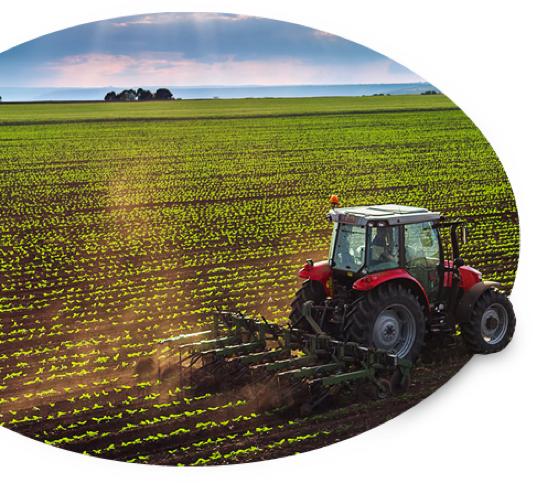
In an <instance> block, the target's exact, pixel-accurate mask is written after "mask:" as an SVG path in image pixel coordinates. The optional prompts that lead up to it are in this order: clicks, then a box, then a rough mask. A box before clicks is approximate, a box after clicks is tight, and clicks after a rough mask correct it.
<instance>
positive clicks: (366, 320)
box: [347, 283, 426, 362]
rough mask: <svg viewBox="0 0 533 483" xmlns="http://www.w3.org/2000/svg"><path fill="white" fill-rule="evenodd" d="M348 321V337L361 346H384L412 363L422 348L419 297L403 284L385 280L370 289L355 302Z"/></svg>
mask: <svg viewBox="0 0 533 483" xmlns="http://www.w3.org/2000/svg"><path fill="white" fill-rule="evenodd" d="M389 314H390V315H389ZM394 317H397V318H396V322H394ZM390 319H392V320H390ZM348 323H349V325H348V327H347V337H348V338H349V339H350V340H352V341H354V342H357V343H358V344H360V345H363V346H367V347H373V348H377V349H383V350H386V351H387V352H391V353H393V354H397V355H398V356H399V357H402V358H403V359H407V360H409V361H411V362H415V361H416V359H417V358H418V356H419V355H420V352H421V351H422V347H423V345H424V337H425V332H426V317H425V315H424V310H423V308H422V304H421V303H420V300H419V299H418V297H417V296H416V295H415V294H414V293H413V291H412V290H411V289H410V288H408V287H406V286H404V285H401V284H398V283H386V284H383V285H380V286H379V287H377V288H375V289H373V290H371V291H369V292H368V294H367V295H366V296H365V297H364V298H363V299H362V300H360V301H359V302H358V303H357V307H356V308H355V310H354V311H353V315H352V316H351V320H349V321H348ZM376 324H379V327H378V326H376ZM395 324H396V325H395ZM380 327H382V330H380ZM402 332H403V334H402ZM380 339H381V340H380ZM385 339H386V340H385ZM404 339H405V341H404V342H402V341H403V340H404ZM395 341H397V343H396V345H395V344H394V343H395Z"/></svg>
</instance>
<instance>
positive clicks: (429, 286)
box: [328, 205, 443, 300]
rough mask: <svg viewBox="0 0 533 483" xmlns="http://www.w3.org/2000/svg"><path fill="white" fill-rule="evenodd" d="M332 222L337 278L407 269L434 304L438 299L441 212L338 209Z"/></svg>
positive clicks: (404, 208)
mask: <svg viewBox="0 0 533 483" xmlns="http://www.w3.org/2000/svg"><path fill="white" fill-rule="evenodd" d="M328 219H329V221H331V222H332V223H333V233H332V239H331V245H330V251H329V257H328V265H329V266H330V267H331V269H332V270H333V271H334V272H335V276H336V277H337V278H339V279H347V280H349V279H353V280H355V279H360V278H362V277H364V276H366V275H369V274H377V273H380V272H386V271H388V270H393V269H405V270H406V271H407V272H408V273H409V274H410V275H412V276H413V277H414V278H415V279H416V280H418V282H419V283H420V284H421V285H422V287H423V289H424V290H425V292H426V293H427V295H428V298H429V299H430V300H431V299H434V298H435V297H436V296H437V295H438V291H439V267H440V266H441V265H442V263H443V256H442V247H441V242H440V235H439V231H438V228H437V227H436V224H437V223H438V222H439V221H440V219H441V215H440V213H437V212H432V211H429V210H426V209H424V208H415V207H410V206H401V205H374V206H355V207H348V208H335V207H334V208H333V209H332V210H331V211H330V212H329V213H328Z"/></svg>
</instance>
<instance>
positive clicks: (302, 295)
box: [289, 280, 326, 332]
mask: <svg viewBox="0 0 533 483" xmlns="http://www.w3.org/2000/svg"><path fill="white" fill-rule="evenodd" d="M325 299H326V291H325V289H324V286H323V285H322V284H321V283H320V282H317V281H316V280H306V281H305V282H304V283H303V284H302V286H301V287H300V290H298V292H296V295H295V297H294V300H293V301H292V303H291V313H290V315H289V319H290V321H291V324H292V326H293V327H294V328H295V329H300V330H305V331H310V332H312V329H311V327H310V326H309V322H307V320H306V319H305V317H304V316H303V309H302V306H303V304H304V303H305V302H309V301H312V302H313V303H315V304H321V303H323V302H324V300H325Z"/></svg>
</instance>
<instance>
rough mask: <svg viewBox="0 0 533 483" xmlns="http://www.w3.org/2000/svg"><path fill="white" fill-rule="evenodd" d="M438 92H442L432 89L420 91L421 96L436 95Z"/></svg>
mask: <svg viewBox="0 0 533 483" xmlns="http://www.w3.org/2000/svg"><path fill="white" fill-rule="evenodd" d="M436 94H440V92H439V91H433V90H431V91H424V92H421V93H420V95H421V96H434V95H436Z"/></svg>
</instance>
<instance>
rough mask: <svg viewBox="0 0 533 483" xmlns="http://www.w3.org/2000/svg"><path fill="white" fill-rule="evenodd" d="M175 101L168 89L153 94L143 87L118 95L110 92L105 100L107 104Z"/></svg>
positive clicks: (163, 88)
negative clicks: (115, 102)
mask: <svg viewBox="0 0 533 483" xmlns="http://www.w3.org/2000/svg"><path fill="white" fill-rule="evenodd" d="M172 99H174V96H173V95H172V92H170V89H167V88H166V87H162V88H160V89H157V91H155V93H152V92H151V91H149V90H148V89H143V88H142V87H139V89H137V90H135V89H124V90H123V91H122V92H119V93H118V94H117V93H116V92H115V91H111V92H108V93H107V94H106V95H105V97H104V100H105V101H107V102H114V101H154V100H156V101H170V100H172Z"/></svg>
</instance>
